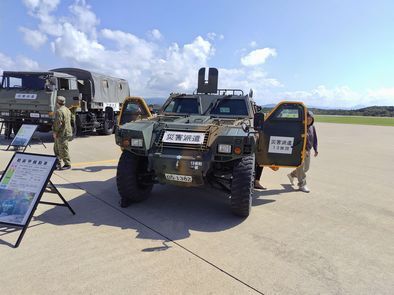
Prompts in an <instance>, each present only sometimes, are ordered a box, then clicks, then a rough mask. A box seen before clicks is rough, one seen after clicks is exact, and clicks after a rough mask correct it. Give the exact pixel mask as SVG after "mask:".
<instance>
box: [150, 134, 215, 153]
mask: <svg viewBox="0 0 394 295" xmlns="http://www.w3.org/2000/svg"><path fill="white" fill-rule="evenodd" d="M165 131H176V132H182V131H183V130H175V129H171V130H169V129H163V130H161V132H160V134H159V136H158V137H157V140H156V142H155V144H156V146H158V147H161V148H175V149H189V150H201V151H205V150H207V149H208V137H209V131H200V132H196V133H202V132H204V133H205V135H204V142H203V143H202V144H186V143H168V142H163V136H164V132H165ZM187 132H190V131H187ZM190 133H193V131H191V132H190Z"/></svg>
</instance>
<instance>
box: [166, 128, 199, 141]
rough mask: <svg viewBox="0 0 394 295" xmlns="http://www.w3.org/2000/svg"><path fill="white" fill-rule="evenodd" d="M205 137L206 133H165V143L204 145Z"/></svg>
mask: <svg viewBox="0 0 394 295" xmlns="http://www.w3.org/2000/svg"><path fill="white" fill-rule="evenodd" d="M204 137H205V133H199V132H179V131H165V132H164V135H163V142H167V143H185V144H203V142H204Z"/></svg>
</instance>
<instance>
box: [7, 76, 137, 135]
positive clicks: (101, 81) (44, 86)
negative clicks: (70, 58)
mask: <svg viewBox="0 0 394 295" xmlns="http://www.w3.org/2000/svg"><path fill="white" fill-rule="evenodd" d="M60 95H61V96H64V97H65V98H66V106H67V107H69V108H70V110H71V111H72V113H73V114H74V116H75V120H74V122H75V124H74V126H73V127H74V133H78V134H80V135H81V134H83V133H87V132H92V131H97V132H99V133H101V134H112V133H113V130H114V128H115V125H116V122H117V120H116V117H117V115H118V114H119V112H120V106H121V103H122V102H123V100H124V99H125V97H127V96H129V95H130V90H129V85H128V83H127V81H126V80H124V79H118V78H113V77H109V76H105V75H101V74H97V73H93V72H90V71H86V70H82V69H76V68H59V69H53V70H50V71H47V72H11V71H4V73H3V78H2V82H1V87H0V119H1V120H2V121H3V122H4V123H5V124H6V127H7V128H6V136H7V135H8V136H9V133H10V132H11V129H14V132H15V134H16V132H17V130H18V129H19V127H20V126H21V125H22V124H24V123H25V124H37V125H39V127H38V130H39V131H43V132H46V131H49V130H51V127H52V123H53V119H54V112H55V109H56V97H57V96H60ZM7 133H8V134H7Z"/></svg>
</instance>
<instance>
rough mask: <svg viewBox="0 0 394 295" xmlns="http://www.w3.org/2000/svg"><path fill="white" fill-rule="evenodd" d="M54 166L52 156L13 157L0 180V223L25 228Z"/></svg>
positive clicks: (27, 155)
mask: <svg viewBox="0 0 394 295" xmlns="http://www.w3.org/2000/svg"><path fill="white" fill-rule="evenodd" d="M55 164H56V157H55V156H49V155H38V154H28V153H15V154H14V156H13V157H12V159H11V161H10V162H9V164H8V166H7V169H6V170H5V171H4V173H3V175H2V176H1V179H0V223H5V224H13V225H18V226H24V225H26V223H27V222H28V219H29V216H30V215H31V213H32V211H33V210H34V208H35V207H36V204H37V202H38V201H39V199H40V197H41V195H42V193H43V191H44V189H45V187H46V185H47V183H48V180H49V178H50V176H51V174H52V172H53V170H54V167H55Z"/></svg>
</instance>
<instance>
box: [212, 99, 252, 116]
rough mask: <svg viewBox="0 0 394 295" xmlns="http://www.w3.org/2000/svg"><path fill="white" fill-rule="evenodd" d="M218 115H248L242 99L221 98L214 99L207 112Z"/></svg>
mask: <svg viewBox="0 0 394 295" xmlns="http://www.w3.org/2000/svg"><path fill="white" fill-rule="evenodd" d="M209 114H210V115H219V116H248V115H249V114H248V108H247V106H246V102H245V100H244V99H229V98H222V99H219V100H217V101H216V103H215V105H214V106H213V107H212V109H211V111H210V112H209Z"/></svg>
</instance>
